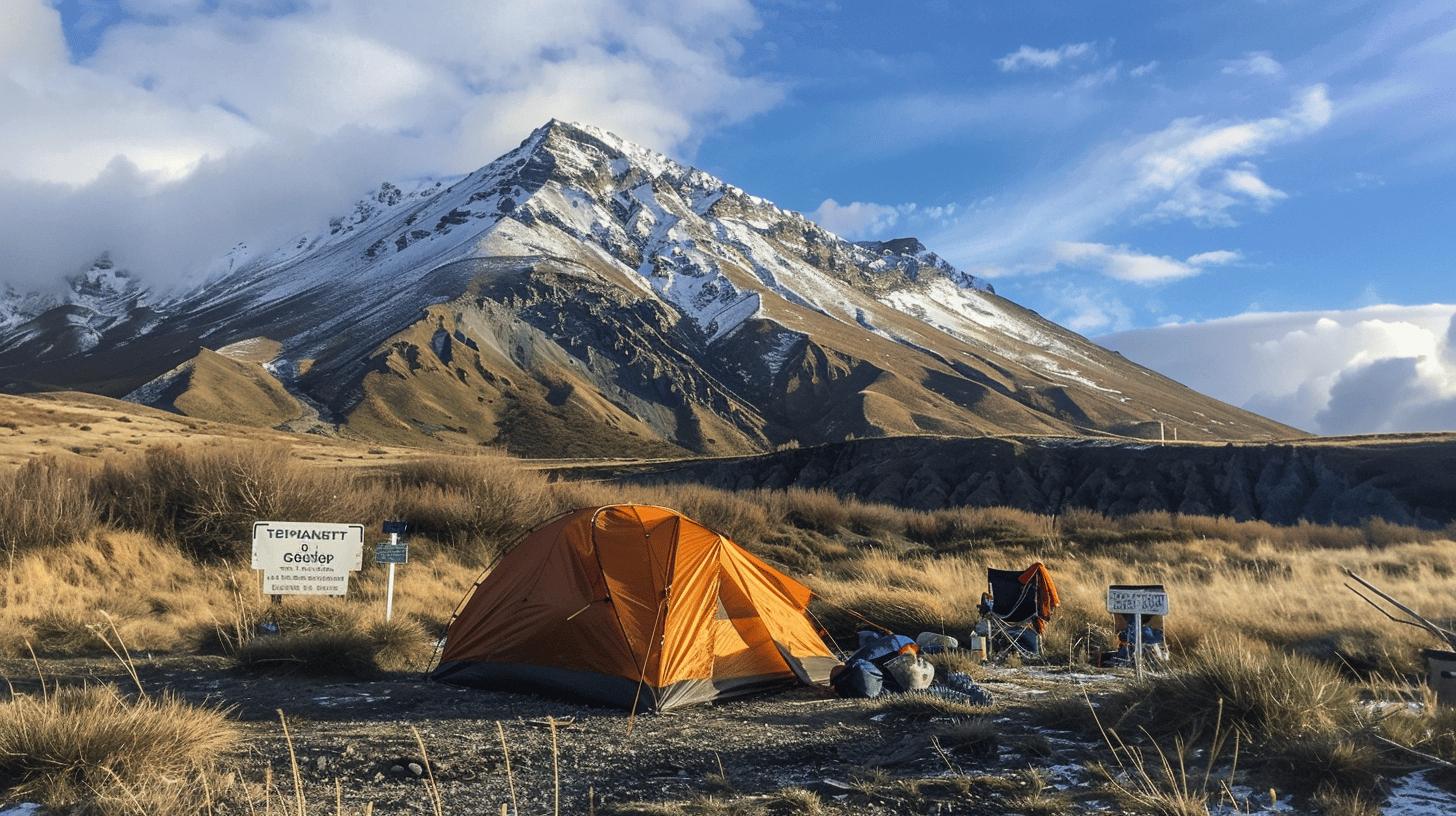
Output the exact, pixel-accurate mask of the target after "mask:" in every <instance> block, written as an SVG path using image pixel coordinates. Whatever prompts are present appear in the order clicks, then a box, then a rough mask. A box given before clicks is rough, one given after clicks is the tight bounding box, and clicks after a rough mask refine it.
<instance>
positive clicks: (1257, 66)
mask: <svg viewBox="0 0 1456 816" xmlns="http://www.w3.org/2000/svg"><path fill="white" fill-rule="evenodd" d="M1223 73H1225V74H1229V75H1230V76H1261V77H1277V76H1279V75H1281V74H1283V73H1284V66H1283V65H1280V64H1279V60H1276V59H1274V58H1273V57H1272V56H1270V55H1269V52H1268V51H1250V52H1249V53H1247V54H1245V55H1243V56H1242V57H1240V58H1238V59H1236V60H1229V61H1228V62H1226V63H1224V66H1223Z"/></svg>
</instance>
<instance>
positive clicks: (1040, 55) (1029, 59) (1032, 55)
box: [996, 42, 1096, 72]
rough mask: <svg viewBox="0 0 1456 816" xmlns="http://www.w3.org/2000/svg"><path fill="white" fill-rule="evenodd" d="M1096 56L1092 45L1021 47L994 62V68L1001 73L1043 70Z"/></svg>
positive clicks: (1087, 43)
mask: <svg viewBox="0 0 1456 816" xmlns="http://www.w3.org/2000/svg"><path fill="white" fill-rule="evenodd" d="M1095 55H1096V51H1095V49H1094V48H1093V47H1092V43H1089V42H1080V43H1067V44H1066V45H1061V46H1058V47H1056V48H1033V47H1031V46H1029V45H1023V46H1021V47H1020V48H1018V49H1016V50H1015V51H1012V52H1011V53H1010V54H1007V55H1006V56H1004V57H1000V58H998V59H997V60H996V67H998V68H1000V69H1001V70H1002V71H1008V72H1010V71H1025V70H1028V69H1040V70H1045V69H1049V68H1055V67H1057V66H1058V65H1061V64H1063V63H1070V62H1076V61H1079V60H1083V59H1086V58H1088V57H1092V56H1095Z"/></svg>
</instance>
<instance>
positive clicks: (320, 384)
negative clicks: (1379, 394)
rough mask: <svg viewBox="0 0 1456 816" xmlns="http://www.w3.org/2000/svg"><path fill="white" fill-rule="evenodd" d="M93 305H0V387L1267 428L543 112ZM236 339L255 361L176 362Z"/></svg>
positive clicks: (529, 435) (388, 423) (978, 290)
mask: <svg viewBox="0 0 1456 816" xmlns="http://www.w3.org/2000/svg"><path fill="white" fill-rule="evenodd" d="M118 274H119V273H118ZM113 277H115V278H116V279H117V280H121V278H120V277H117V276H113ZM127 280H130V278H129V277H128V278H127ZM74 288H75V287H73V289H74ZM122 293H125V296H121V295H122ZM102 294H104V293H102V292H100V291H99V290H98V291H97V292H93V294H92V295H91V296H90V297H91V301H88V303H92V305H87V306H85V307H84V309H85V310H86V311H87V312H88V313H89V314H87V315H85V316H79V315H78V313H77V311H76V310H77V309H79V308H82V307H80V306H79V305H78V304H77V303H65V304H58V305H52V306H51V307H50V308H42V309H40V310H39V311H37V306H42V307H43V306H45V304H34V305H32V306H31V307H29V308H28V309H27V310H26V311H25V312H21V311H19V310H12V313H13V314H15V315H18V316H19V318H20V319H18V320H17V319H11V321H10V322H9V324H8V325H6V324H0V387H4V388H6V389H7V390H12V391H24V390H36V389H47V388H77V389H83V390H91V391H95V392H98V393H103V394H108V395H126V394H130V395H131V396H132V398H134V399H137V400H140V401H146V402H149V404H163V405H165V406H166V407H168V408H169V409H171V410H179V411H184V412H186V411H188V410H199V411H204V410H205V411H207V412H210V413H209V416H208V418H213V419H224V420H237V421H247V422H255V423H268V424H272V422H273V421H274V420H279V419H280V417H284V416H289V417H291V418H290V419H288V420H286V422H298V421H303V420H304V419H306V418H308V417H317V421H314V420H308V424H309V425H310V427H312V428H313V429H314V430H316V431H319V432H324V433H338V434H342V435H346V436H355V437H360V438H367V439H377V440H379V441H387V442H396V443H408V444H416V443H418V444H443V445H452V446H453V445H478V444H489V445H501V446H504V447H506V448H508V449H510V450H513V451H515V452H518V453H526V454H533V455H593V454H597V455H617V454H624V453H631V452H636V453H649V454H654V455H656V454H660V453H664V452H678V453H682V452H689V451H692V452H718V453H722V452H747V451H754V450H765V449H769V448H772V447H774V446H776V445H780V444H783V443H787V442H793V443H816V442H825V441H833V440H836V439H845V438H849V437H853V436H884V435H894V434H903V433H924V432H933V433H949V434H979V433H989V432H1006V431H1011V432H1021V433H1067V432H1071V433H1113V434H1134V435H1146V434H1148V433H1150V432H1151V431H1150V430H1149V429H1150V428H1154V427H1156V424H1157V423H1158V422H1160V421H1161V422H1162V423H1163V424H1164V425H1165V426H1166V425H1173V426H1175V427H1178V428H1179V430H1180V433H1182V434H1183V435H1184V438H1250V437H1261V438H1270V437H1277V436H1282V435H1286V434H1288V433H1290V432H1291V429H1288V428H1285V427H1283V426H1280V425H1278V424H1277V423H1273V422H1270V421H1268V420H1265V419H1263V418H1260V417H1257V416H1254V415H1252V414H1248V413H1247V412H1243V411H1240V410H1238V409H1235V408H1231V407H1229V406H1227V405H1224V404H1222V403H1219V402H1217V401H1215V400H1212V399H1209V398H1207V397H1203V396H1201V395H1198V394H1196V393H1194V392H1192V391H1190V390H1188V389H1186V388H1184V387H1183V386H1181V385H1179V384H1177V383H1174V382H1172V381H1170V380H1167V379H1166V378H1163V377H1161V376H1159V375H1157V374H1155V373H1154V372H1151V371H1148V370H1146V369H1142V368H1140V367H1138V366H1136V365H1134V364H1132V363H1130V362H1128V361H1126V360H1124V359H1123V358H1121V357H1120V356H1119V355H1116V354H1113V353H1111V352H1108V351H1106V350H1104V349H1101V348H1099V347H1097V346H1096V345H1094V344H1092V343H1090V342H1089V341H1087V340H1085V339H1084V338H1082V337H1080V336H1078V335H1076V334H1074V333H1072V332H1069V331H1067V330H1065V329H1062V328H1061V327H1058V326H1056V325H1055V324H1052V323H1050V322H1048V321H1046V320H1044V319H1042V318H1041V317H1040V316H1039V315H1036V314H1035V313H1033V312H1030V311H1027V310H1025V309H1022V308H1021V307H1019V306H1017V305H1016V304H1014V303H1012V302H1010V301H1008V300H1006V299H1005V298H1002V297H1000V296H998V295H996V294H995V292H994V291H993V290H992V289H991V288H990V287H989V286H986V285H985V284H984V283H983V282H981V281H978V280H976V279H975V278H973V277H972V276H970V275H968V274H966V273H965V272H963V271H961V270H959V269H956V268H955V267H954V266H952V265H951V264H949V263H947V262H946V261H944V260H943V259H941V258H939V257H938V256H936V255H935V254H934V253H933V252H931V251H930V250H928V249H927V248H926V247H924V246H923V245H922V244H921V243H920V242H919V241H917V240H915V239H897V240H893V241H883V242H863V243H858V244H856V243H852V242H849V241H845V240H843V239H841V238H839V237H838V236H836V235H834V234H832V233H830V232H828V231H826V230H824V229H823V228H821V227H819V226H818V225H816V224H814V223H813V222H812V221H809V220H808V219H807V218H805V217H804V216H803V215H801V214H798V213H794V212H790V211H786V210H783V209H781V208H779V207H777V206H776V205H774V204H772V203H771V202H768V201H765V200H764V199H761V198H758V197H756V196H753V195H750V194H748V193H746V192H744V191H743V190H741V189H739V188H737V187H735V186H733V185H731V184H728V183H726V182H724V181H722V180H720V179H717V178H715V177H713V176H712V175H710V174H708V173H705V172H703V171H701V170H697V169H695V168H692V167H688V166H686V165H683V164H680V163H678V162H676V161H673V160H672V159H670V158H667V157H666V156H663V155H661V154H659V153H656V152H654V151H651V150H647V149H645V148H642V147H639V146H637V145H633V144H631V143H630V142H627V141H625V140H622V139H620V138H618V137H616V136H614V135H612V134H610V133H607V132H605V131H601V130H599V129H596V128H592V127H589V126H585V125H576V124H569V123H564V122H559V121H555V120H553V121H552V122H549V123H547V124H546V125H544V126H542V127H541V128H539V129H537V130H536V131H534V132H533V133H532V134H531V135H530V136H529V137H528V138H527V139H526V140H525V141H524V142H522V143H521V145H520V146H519V147H517V148H516V149H515V150H512V151H511V152H509V153H507V154H505V155H504V156H502V157H501V158H500V159H497V160H496V161H494V162H492V163H490V164H488V165H486V166H484V167H482V168H481V169H479V170H477V171H475V172H473V173H471V174H469V175H466V176H462V177H458V178H454V179H443V180H423V181H417V182H413V183H411V184H408V185H401V184H394V183H385V184H382V185H381V186H380V187H379V188H378V189H377V190H376V191H375V192H374V193H372V194H371V195H370V196H369V197H367V198H365V199H363V200H361V201H360V202H358V203H357V204H356V205H355V206H354V208H353V210H352V211H351V212H350V213H349V214H348V215H346V216H340V217H337V218H334V219H331V220H329V221H328V222H327V224H325V225H321V227H320V228H319V229H317V230H314V231H312V232H309V233H306V234H304V235H301V236H300V237H298V238H297V239H296V240H294V241H291V242H289V243H288V244H287V245H285V246H282V247H278V248H276V249H273V250H270V251H266V252H255V251H254V250H253V249H252V248H249V247H246V246H242V245H240V246H238V247H235V248H234V250H233V251H232V252H230V253H229V254H228V255H227V256H226V257H224V258H222V259H219V261H218V262H217V263H215V264H213V266H212V267H211V268H210V270H208V271H207V273H206V274H205V275H204V276H203V282H202V283H200V284H198V285H197V286H195V287H193V288H191V289H190V290H186V291H182V292H180V293H177V294H170V295H167V296H166V297H159V296H156V295H152V294H149V293H147V292H145V291H141V290H139V289H137V288H135V287H134V285H133V284H126V283H124V284H120V288H119V289H118V290H117V292H116V293H113V294H116V296H115V297H111V298H109V299H107V298H104V297H101V295H102ZM102 301H104V307H103V306H102ZM99 315H104V318H98V317H97V316H99ZM243 342H248V343H253V344H255V345H254V347H268V348H276V354H274V356H272V357H271V358H270V359H267V360H244V361H242V362H243V363H246V364H247V365H249V366H252V368H247V369H246V370H245V371H244V370H242V369H240V368H239V365H241V363H239V364H238V365H235V364H234V363H238V361H237V360H232V358H227V359H229V360H232V362H228V363H224V362H223V361H222V360H219V359H208V360H207V361H206V365H202V366H198V365H190V366H189V361H192V360H193V359H194V358H196V357H198V356H199V355H200V354H202V352H203V351H204V350H209V351H211V352H220V351H221V350H223V349H226V348H229V347H232V346H234V345H235V344H238V343H243ZM259 344H261V345H259ZM223 357H224V358H226V357H227V355H223ZM199 371H201V372H204V373H205V374H206V375H207V376H205V377H198V376H194V375H195V374H196V373H197V372H199ZM229 372H231V374H230V373H229ZM159 377H160V378H164V379H165V380H166V387H165V388H163V387H160V386H159V385H158V383H155V382H153V381H154V380H156V379H157V378H159ZM230 377H235V378H241V381H240V382H238V383H236V384H237V385H238V386H239V387H238V388H237V389H236V391H237V393H239V394H242V395H244V396H243V397H242V398H240V399H241V400H242V402H243V403H246V404H237V405H236V408H235V409H234V410H232V411H229V410H228V408H227V406H228V404H229V400H226V399H220V398H219V397H218V395H216V394H190V395H189V393H188V391H189V389H196V388H207V389H223V390H228V389H229V382H230V380H229V378H230ZM149 383H150V385H149ZM243 386H246V387H243ZM163 394H165V395H166V396H165V397H163V396H159V395H163ZM158 400H161V401H160V402H158ZM233 402H234V403H235V404H236V403H237V402H238V401H236V400H235V401H233ZM189 405H190V406H194V407H193V408H191V409H189V408H187V407H186V406H189ZM203 406H206V407H205V408H204V407H203ZM217 412H221V415H217Z"/></svg>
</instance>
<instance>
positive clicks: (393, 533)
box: [374, 521, 409, 623]
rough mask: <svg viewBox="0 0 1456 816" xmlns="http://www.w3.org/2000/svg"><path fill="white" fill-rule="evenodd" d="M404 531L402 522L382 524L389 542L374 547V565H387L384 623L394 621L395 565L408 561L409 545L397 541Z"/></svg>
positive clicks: (404, 527) (404, 526)
mask: <svg viewBox="0 0 1456 816" xmlns="http://www.w3.org/2000/svg"><path fill="white" fill-rule="evenodd" d="M406 529H407V527H406V525H405V523H404V522H402V521H386V522H384V527H383V531H384V532H386V533H389V541H388V542H387V543H380V544H376V545H375V547H374V563H376V564H388V565H389V579H388V581H387V582H386V586H385V590H384V620H385V622H386V623H388V622H389V621H390V620H393V619H394V568H395V565H397V564H403V563H405V562H407V561H408V560H409V543H408V542H404V541H400V540H399V537H400V535H401V534H402V533H404V531H405V530H406Z"/></svg>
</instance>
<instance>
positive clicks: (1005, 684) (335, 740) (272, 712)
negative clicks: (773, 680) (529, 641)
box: [0, 657, 1120, 814]
mask: <svg viewBox="0 0 1456 816" xmlns="http://www.w3.org/2000/svg"><path fill="white" fill-rule="evenodd" d="M39 668H40V671H41V672H43V673H44V675H45V676H46V677H47V680H48V683H51V684H54V683H56V682H60V683H79V682H94V681H105V682H113V683H117V684H118V685H120V686H122V687H129V686H130V685H131V681H130V679H129V678H128V677H127V676H126V675H125V674H124V672H123V671H122V669H121V667H120V666H119V664H118V663H117V662H116V661H107V660H99V659H97V660H82V659H72V660H55V661H41V663H40V667H39ZM0 671H3V673H4V675H5V676H6V677H8V678H9V679H10V681H11V682H12V683H13V684H14V687H15V688H16V690H19V691H25V690H33V688H34V687H35V686H36V680H35V679H34V678H35V677H36V666H34V665H32V664H30V663H29V662H28V661H0ZM138 671H139V674H140V678H141V682H142V684H143V686H144V687H145V688H146V689H147V690H148V691H149V692H150V693H158V692H161V691H163V690H170V691H173V692H175V693H177V694H179V695H181V696H183V697H184V698H186V699H188V700H189V701H193V702H197V703H205V704H211V705H217V706H226V707H230V708H232V709H233V710H234V711H235V716H236V717H237V719H239V720H240V721H241V722H242V723H243V724H244V730H245V733H246V734H247V745H246V748H245V751H244V753H243V755H242V756H241V758H240V760H239V763H240V768H239V771H240V773H241V775H242V777H243V778H244V779H252V780H261V779H263V778H264V775H265V773H266V772H267V770H268V769H269V768H271V772H272V775H273V778H274V779H275V780H279V786H280V789H284V790H285V791H286V792H287V793H288V795H290V796H291V795H292V792H291V782H290V781H288V780H289V777H290V775H291V770H290V767H289V762H288V746H287V744H286V743H285V741H284V739H283V732H282V729H281V727H280V723H279V711H280V710H281V711H282V712H283V713H284V715H285V716H286V717H287V721H288V727H289V731H290V733H291V735H292V740H293V749H294V751H295V752H296V755H297V757H298V760H299V766H300V769H301V773H302V778H303V782H304V786H305V788H306V791H307V796H308V799H309V801H310V802H311V803H317V804H316V809H318V810H319V812H329V813H333V812H334V799H335V786H336V783H337V784H338V785H339V787H341V788H342V798H343V801H344V803H345V806H346V807H347V808H359V807H362V805H363V804H364V803H366V802H372V803H374V805H375V813H380V814H391V813H429V812H432V805H431V802H430V797H429V795H428V788H427V782H426V781H425V780H423V779H421V778H419V777H418V775H417V774H418V773H419V772H420V771H423V768H422V767H421V766H422V765H423V763H421V762H420V759H421V757H420V751H419V749H418V747H417V746H416V743H415V738H414V736H413V734H412V732H411V726H413V727H415V728H417V729H418V730H419V732H420V735H421V736H422V738H423V740H424V742H425V745H426V748H427V750H428V752H429V757H430V760H431V768H432V770H433V773H434V775H435V777H436V779H437V780H438V783H439V789H440V794H441V799H442V801H443V805H444V812H445V813H449V814H475V813H492V814H493V813H498V812H499V811H500V806H501V804H503V803H507V802H509V801H510V800H511V791H510V781H511V780H513V781H514V786H515V793H516V797H517V799H518V803H519V812H520V813H521V814H529V813H552V812H553V811H552V806H553V790H554V785H553V781H552V780H553V762H552V731H551V727H550V721H549V720H548V717H549V718H554V719H555V721H556V723H557V728H556V739H557V746H558V750H557V754H556V757H557V768H558V770H559V774H560V785H561V794H560V796H561V811H560V812H562V813H592V812H595V813H614V812H615V813H678V812H682V813H694V812H713V813H735V812H752V811H753V809H754V808H758V809H760V811H763V812H769V813H774V812H783V813H792V812H802V811H797V810H794V809H793V806H792V803H789V802H785V801H784V800H783V799H782V797H781V796H780V792H781V791H783V790H784V789H788V788H805V789H808V790H811V791H814V792H816V793H817V794H819V798H820V799H821V800H822V801H823V803H824V805H825V806H826V807H827V811H828V812H831V813H839V812H843V813H855V814H898V813H934V814H962V813H963V814H979V813H1004V812H1007V806H1006V802H1007V801H1008V800H1016V801H1022V800H1023V799H1026V800H1027V801H1032V800H1035V799H1037V798H1038V797H1040V798H1042V799H1061V798H1063V794H1061V793H1059V791H1068V792H1069V794H1070V795H1068V796H1066V797H1065V798H1066V799H1067V804H1068V805H1070V806H1071V807H1072V809H1074V810H1077V811H1086V812H1094V811H1102V810H1105V809H1106V808H1107V807H1108V805H1107V803H1104V802H1099V801H1098V800H1097V799H1096V798H1095V797H1090V796H1089V795H1087V794H1085V793H1078V792H1077V791H1078V790H1085V789H1086V787H1088V786H1087V785H1086V784H1085V782H1086V779H1085V772H1084V771H1083V770H1082V768H1083V766H1084V765H1085V764H1086V763H1087V762H1088V761H1091V760H1094V759H1097V758H1098V757H1099V755H1100V754H1102V753H1105V750H1106V749H1105V748H1102V747H1101V746H1100V745H1099V744H1096V743H1092V742H1089V741H1088V740H1087V739H1086V738H1085V737H1079V736H1077V735H1074V734H1073V733H1071V732H1063V731H1058V730H1057V729H1055V728H1054V727H1048V724H1047V722H1046V720H1047V716H1046V710H1047V709H1048V703H1051V702H1054V701H1068V702H1071V701H1073V700H1074V698H1075V699H1080V695H1081V690H1082V689H1083V688H1086V689H1088V690H1089V691H1090V692H1091V693H1093V694H1094V695H1095V694H1096V693H1097V692H1098V691H1099V690H1100V689H1106V688H1109V687H1111V686H1112V685H1113V684H1116V683H1118V682H1120V676H1119V675H1117V674H1111V673H1108V674H1089V673H1075V672H1058V671H1055V670H1048V669H1033V668H1026V669H997V670H993V671H992V672H991V673H990V675H989V676H988V677H987V678H986V681H985V686H986V688H987V689H989V690H990V691H991V692H992V694H993V695H994V696H995V697H996V703H995V705H993V706H992V707H990V708H988V709H985V710H984V713H981V714H976V715H970V716H965V715H962V716H946V715H944V714H939V713H933V712H906V711H900V710H896V709H894V708H887V707H881V706H876V705H874V704H873V703H870V702H866V701H854V700H841V699H838V698H835V697H832V696H828V695H827V693H824V692H820V691H818V690H814V689H800V690H796V691H789V692H785V693H781V694H776V695H767V696H759V697H753V698H747V699H742V700H737V701H730V702H726V703H722V704H718V705H710V706H699V707H695V708H689V709H686V710H681V711H675V712H670V713H667V714H647V715H642V716H639V717H637V718H636V721H635V724H633V726H632V730H631V733H630V734H629V733H628V726H629V722H628V718H627V716H626V715H625V714H624V713H623V712H621V711H617V710H613V709H605V708H597V707H590V706H580V705H573V704H570V703H565V702H561V701H558V700H554V699H549V698H544V697H535V696H531V695H525V694H506V693H494V692H485V691H479V690H472V689H461V688H455V687H452V686H445V685H441V684H436V683H431V682H429V681H427V680H425V679H423V678H422V677H420V676H419V675H392V676H388V677H383V678H379V679H375V680H367V681H359V680H338V679H321V678H309V677H301V676H276V675H256V674H242V673H239V672H238V671H237V670H236V669H234V668H232V666H231V665H230V664H229V662H228V661H226V660H224V659H222V658H207V657H186V658H182V657H178V658H158V659H143V660H139V661H138ZM496 723H500V724H501V727H502V729H503V730H504V733H505V737H506V745H507V748H508V750H509V756H510V767H511V774H510V776H509V777H508V775H507V773H506V757H505V754H504V753H503V752H502V748H501V743H500V737H499V732H498V731H497V729H496ZM1104 758H1105V757H1104ZM412 763H413V765H414V767H411V764H412ZM1028 769H1030V770H1028ZM951 777H954V778H955V780H954V781H952V780H951V779H950V778H951ZM937 778H943V779H944V780H945V781H944V783H943V784H938V783H937V782H936V781H935V780H936V779H937ZM903 780H916V781H915V782H909V783H907V782H905V781H903ZM978 786H979V787H978ZM1043 787H1044V788H1045V789H1044V790H1042V789H1043ZM1038 791H1042V792H1041V793H1040V794H1039V793H1038ZM1028 797H1029V798H1028ZM644 805H655V806H656V809H654V808H653V807H644ZM711 807H717V808H719V809H717V810H708V811H702V810H701V809H702V808H711ZM693 808H699V809H700V810H694V809H693ZM1049 812H1061V809H1060V808H1059V809H1056V810H1054V811H1049Z"/></svg>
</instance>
